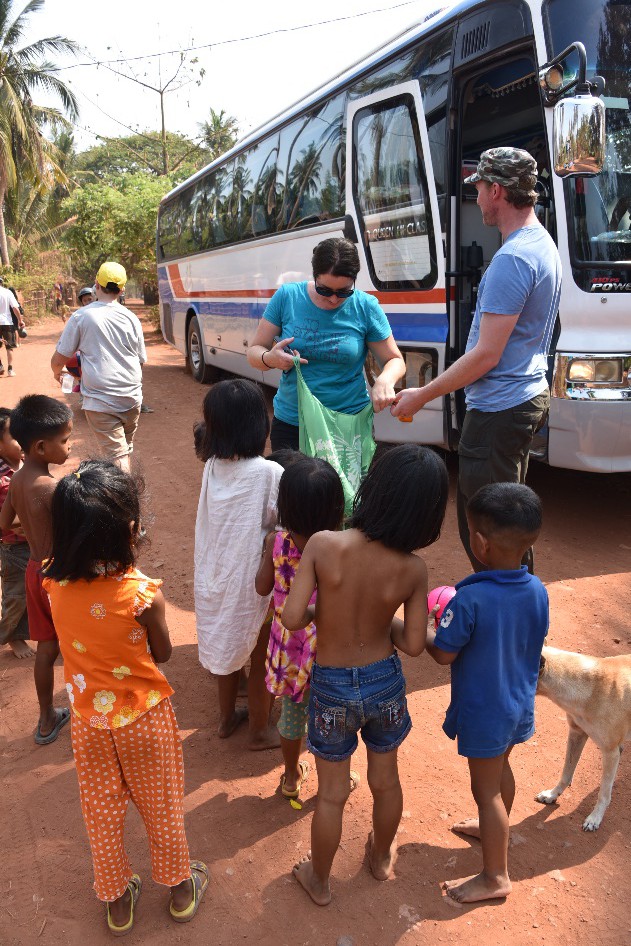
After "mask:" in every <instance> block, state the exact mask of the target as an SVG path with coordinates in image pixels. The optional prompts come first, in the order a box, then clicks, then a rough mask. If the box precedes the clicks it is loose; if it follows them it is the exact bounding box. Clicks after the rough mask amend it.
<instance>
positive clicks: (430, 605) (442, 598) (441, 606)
mask: <svg viewBox="0 0 631 946" xmlns="http://www.w3.org/2000/svg"><path fill="white" fill-rule="evenodd" d="M455 593H456V589H455V588H454V587H453V586H452V585H439V586H438V587H437V588H432V590H431V591H430V593H429V594H428V596H427V612H428V614H429V613H431V612H432V611H433V609H434V608H435V607H436V605H438V611H437V612H436V616H435V620H436V624H438V622H439V621H440V619H441V618H442V616H443V611H444V610H445V608H446V607H447V605H448V604H449V602H450V601H451V599H452V598H453V596H454V595H455Z"/></svg>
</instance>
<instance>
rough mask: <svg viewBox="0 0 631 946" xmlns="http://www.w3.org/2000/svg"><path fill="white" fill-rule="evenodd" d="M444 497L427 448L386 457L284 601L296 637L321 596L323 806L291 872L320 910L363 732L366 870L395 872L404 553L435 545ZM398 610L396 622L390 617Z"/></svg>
mask: <svg viewBox="0 0 631 946" xmlns="http://www.w3.org/2000/svg"><path fill="white" fill-rule="evenodd" d="M447 489H448V482H447V471H446V469H445V465H444V464H443V462H442V460H440V459H439V458H438V456H437V455H436V454H435V453H433V452H432V451H431V450H427V449H426V448H424V447H419V446H416V445H411V444H406V445H402V446H399V447H395V448H394V449H392V450H390V451H389V452H388V453H386V454H385V455H384V456H383V457H381V459H380V460H378V461H377V462H376V463H375V464H374V466H373V467H372V468H371V470H370V472H369V473H368V476H367V477H366V479H365V480H364V482H363V484H362V485H361V487H360V489H359V493H358V495H357V500H356V504H355V511H354V513H353V516H352V518H351V520H350V528H348V529H347V530H346V531H345V532H318V533H316V534H315V535H314V536H312V537H311V538H310V539H309V541H308V542H307V544H306V546H305V549H304V552H303V554H302V560H301V563H300V568H299V569H298V571H297V573H296V577H295V578H294V581H293V583H292V586H291V591H290V593H289V597H288V598H287V602H286V604H285V609H284V611H283V624H284V625H285V627H286V628H287V629H288V630H292V631H296V630H299V629H300V628H302V627H305V625H306V624H307V623H308V622H309V621H310V620H312V619H313V618H312V615H311V609H308V604H309V600H310V599H311V596H312V594H313V591H314V589H315V588H317V592H318V595H317V601H316V605H315V624H316V628H317V657H316V663H314V665H313V670H312V674H311V697H310V701H309V728H308V736H307V745H308V747H309V749H310V750H311V752H312V753H313V754H314V755H315V758H316V767H317V770H318V798H317V802H316V809H315V814H314V816H313V823H312V827H311V857H310V858H306V859H304V860H303V861H301V862H300V863H299V864H296V866H295V867H294V875H295V877H296V879H297V880H298V882H299V883H300V884H301V885H302V886H303V887H304V889H305V890H306V891H307V893H308V894H309V896H310V897H311V898H312V900H314V901H315V903H317V904H319V905H321V906H325V905H326V904H327V903H329V901H330V899H331V891H330V887H329V875H330V872H331V866H332V864H333V858H334V857H335V853H336V851H337V849H338V846H339V843H340V838H341V834H342V816H343V812H344V805H345V803H346V799H347V798H348V795H349V791H350V786H351V781H350V764H351V756H352V754H353V752H354V751H355V749H356V748H357V744H358V740H357V735H358V733H359V732H361V736H362V739H363V741H364V743H365V745H366V749H367V756H368V786H369V788H370V791H371V792H372V796H373V803H374V804H373V826H372V832H371V836H370V840H369V848H370V854H369V861H370V869H371V871H372V873H373V875H374V877H375V878H376V879H377V880H387V879H388V877H389V876H390V875H391V873H392V866H393V858H394V853H395V845H394V838H395V835H396V832H397V828H398V826H399V822H400V820H401V813H402V810H403V794H402V791H401V783H400V781H399V772H398V766H397V749H398V747H399V746H400V745H401V743H402V742H403V740H404V739H405V737H406V736H407V735H408V733H409V731H410V729H411V726H412V722H411V720H410V715H409V713H408V710H407V704H406V699H405V679H404V677H403V674H402V672H401V662H400V660H399V657H398V655H397V653H396V650H395V648H397V649H398V650H402V651H403V653H406V654H409V655H410V656H412V657H416V656H418V655H419V654H420V653H421V652H422V650H423V647H424V646H425V638H426V633H427V569H426V567H425V563H424V562H423V560H422V559H421V558H419V557H418V556H416V555H412V554H411V553H412V552H413V551H414V550H415V549H420V548H425V547H427V546H428V545H431V543H432V542H435V541H436V539H437V538H438V535H439V533H440V527H441V524H442V521H443V517H444V514H445V505H446V502H447ZM401 605H403V607H404V620H403V621H401V620H399V619H397V618H395V617H394V615H395V612H396V611H397V609H398V608H399V607H400V606H401Z"/></svg>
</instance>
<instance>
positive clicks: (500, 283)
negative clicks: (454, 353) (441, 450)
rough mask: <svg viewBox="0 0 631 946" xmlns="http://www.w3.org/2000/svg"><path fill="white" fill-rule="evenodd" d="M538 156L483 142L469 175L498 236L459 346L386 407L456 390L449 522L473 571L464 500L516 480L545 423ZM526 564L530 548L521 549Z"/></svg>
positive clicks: (552, 299)
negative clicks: (454, 496) (459, 400)
mask: <svg viewBox="0 0 631 946" xmlns="http://www.w3.org/2000/svg"><path fill="white" fill-rule="evenodd" d="M536 181H537V163H536V161H535V159H534V158H533V157H532V156H531V155H530V154H528V152H527V151H522V150H520V149H519V148H491V149H489V150H488V151H484V152H483V153H482V155H481V157H480V161H479V163H478V167H477V170H476V172H475V174H472V175H471V176H470V177H468V178H466V182H467V183H472V184H475V186H476V189H477V192H478V206H479V207H480V210H481V211H482V219H483V221H484V223H485V224H486V225H487V226H496V227H497V228H498V229H499V231H500V233H501V234H502V237H503V239H504V243H503V245H502V247H501V248H500V249H499V250H498V251H497V253H496V254H495V256H494V257H493V259H492V260H491V263H490V265H489V267H488V269H487V270H486V272H485V274H484V276H483V277H482V281H481V282H480V286H479V289H478V299H477V305H476V311H475V315H474V318H473V322H472V324H471V329H470V331H469V338H468V341H467V346H466V350H465V354H464V355H463V356H462V357H461V358H459V359H458V360H457V361H455V362H454V364H453V365H451V366H450V367H449V368H448V369H447V370H446V371H445V372H443V374H441V375H440V376H439V377H438V378H435V379H434V380H433V381H431V382H430V383H429V384H427V385H425V386H424V387H422V388H408V389H407V390H406V391H402V392H401V394H399V395H398V397H397V400H396V402H395V404H394V405H393V406H392V408H391V411H392V414H393V415H394V416H395V417H397V416H410V415H413V414H415V413H416V412H417V411H418V410H420V409H421V408H422V407H424V406H425V405H426V404H427V403H428V402H429V401H433V400H434V398H437V397H442V396H444V395H446V394H449V393H450V392H451V391H456V390H457V389H458V388H464V389H465V397H466V403H467V413H466V415H465V419H464V423H463V426H462V431H461V434H460V443H459V446H458V454H459V474H458V526H459V530H460V537H461V539H462V544H463V545H464V548H465V551H466V553H467V555H468V556H469V559H470V561H471V564H472V566H473V568H474V570H475V571H476V572H477V571H484V568H485V566H484V565H483V564H482V562H480V561H478V559H477V558H476V557H475V555H474V553H473V552H472V550H471V546H470V543H469V530H468V526H467V519H466V507H467V502H468V500H469V499H470V498H471V497H472V496H473V494H474V493H475V492H476V491H477V490H478V489H480V487H482V486H484V485H486V484H487V483H497V482H514V483H524V482H525V479H526V470H527V467H528V455H529V451H530V447H531V444H532V440H533V438H534V435H535V434H536V432H537V431H538V430H539V429H540V428H541V427H542V426H543V424H544V423H545V421H546V418H547V414H548V409H549V405H550V392H549V390H548V383H547V379H546V367H547V355H548V351H549V348H550V341H551V337H552V331H553V328H554V322H555V318H556V315H557V311H558V307H559V296H560V292H561V260H560V258H559V254H558V251H557V248H556V246H555V244H554V241H553V240H552V238H551V236H550V234H549V233H548V232H547V231H546V230H545V229H544V227H542V226H541V224H540V223H539V221H538V220H537V217H536V215H535V212H534V206H535V203H536V200H537V194H536V191H535V185H536ZM524 563H525V564H527V565H528V568H529V570H530V571H532V551H531V550H529V551H528V552H527V553H526V555H525V556H524Z"/></svg>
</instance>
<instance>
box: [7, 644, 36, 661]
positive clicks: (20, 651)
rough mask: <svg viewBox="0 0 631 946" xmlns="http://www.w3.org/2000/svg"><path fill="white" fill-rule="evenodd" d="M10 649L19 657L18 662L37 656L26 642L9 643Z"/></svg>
mask: <svg viewBox="0 0 631 946" xmlns="http://www.w3.org/2000/svg"><path fill="white" fill-rule="evenodd" d="M9 647H10V648H11V650H12V651H13V656H14V657H17V659H18V660H23V658H24V657H34V656H35V651H34V650H33V649H32V648H31V647H29V645H28V644H27V643H26V641H9Z"/></svg>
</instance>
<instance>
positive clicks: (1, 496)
mask: <svg viewBox="0 0 631 946" xmlns="http://www.w3.org/2000/svg"><path fill="white" fill-rule="evenodd" d="M10 416H11V411H10V410H9V408H8V407H0V508H1V507H2V505H3V504H4V501H5V499H6V498H7V493H8V492H9V485H10V483H11V479H12V477H13V474H14V473H16V472H17V471H18V470H19V469H20V467H21V466H22V448H21V446H20V445H19V443H18V442H17V440H14V439H13V437H12V436H11V431H10V430H9V418H10ZM29 557H30V556H29V547H28V542H27V541H26V538H25V537H24V533H23V531H22V529H21V528H20V527H19V526H15V527H14V528H13V529H7V530H5V531H4V532H3V534H2V539H1V540H0V573H1V574H2V617H1V618H0V645H2V644H8V645H9V647H10V648H11V650H12V651H13V654H14V656H15V657H17V658H18V659H20V660H21V659H22V658H23V657H33V656H34V654H33V651H32V650H31V648H30V647H29V645H28V644H27V643H26V642H27V640H28V637H29V632H28V616H27V614H26V587H25V583H24V582H25V575H26V566H27V564H28V560H29Z"/></svg>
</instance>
